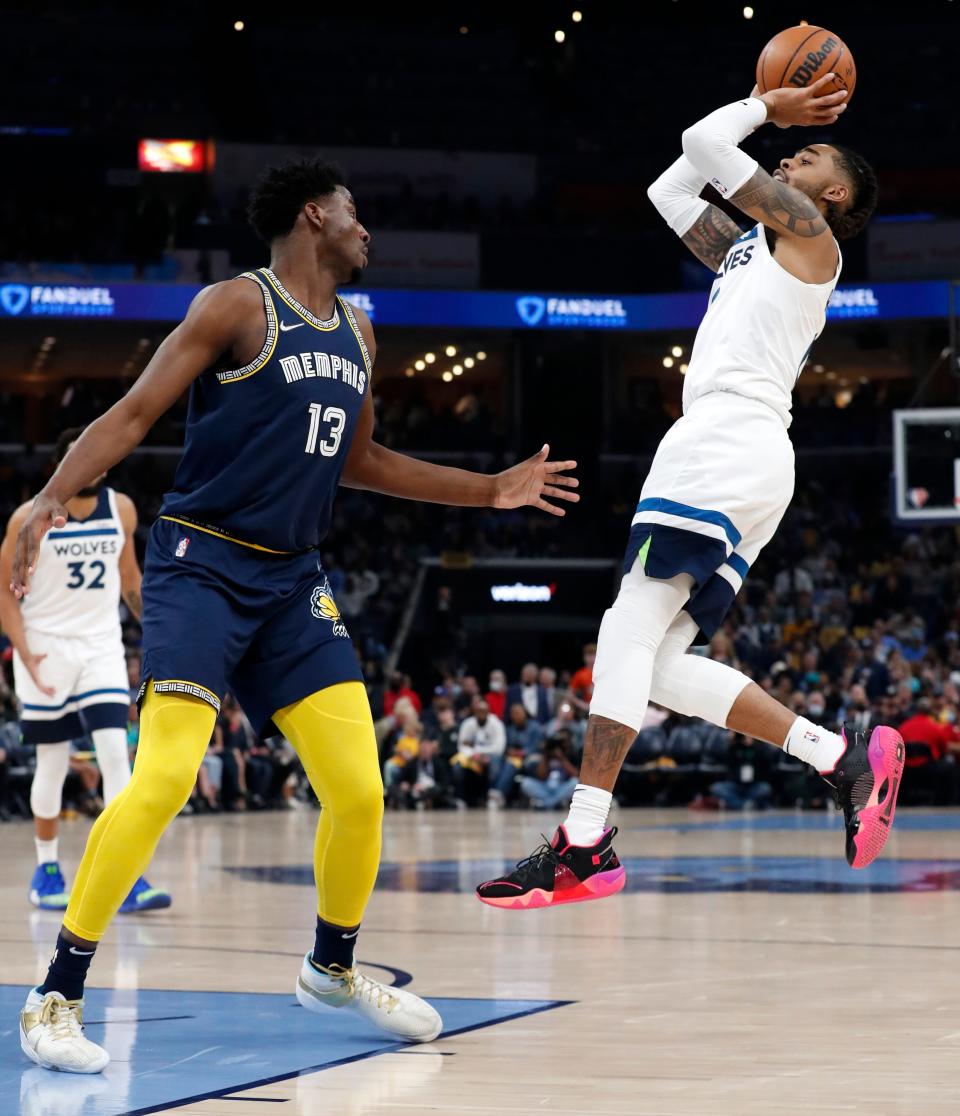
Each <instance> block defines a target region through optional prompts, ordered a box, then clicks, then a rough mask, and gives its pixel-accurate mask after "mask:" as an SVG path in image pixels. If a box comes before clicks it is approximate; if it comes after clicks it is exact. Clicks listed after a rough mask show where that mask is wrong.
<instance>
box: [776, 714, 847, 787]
mask: <svg viewBox="0 0 960 1116" xmlns="http://www.w3.org/2000/svg"><path fill="white" fill-rule="evenodd" d="M783 750H784V751H785V752H786V753H787V755H788V756H796V757H797V759H802V760H804V761H805V762H806V763H809V764H810V765H811V766H812V767H815V768H816V769H817V771H819V772H820V774H821V775H829V773H830V772H831V771H832V770H833V769H834V768H835V767H836V766H837V760H838V759H839V758H840V757H841V756H842V755H843V750H844V743H843V740H842V739H841V738H840V737H839V736H837V734H836V733H835V732H828V731H827V730H826V729H825V728H821V727H820V725H815V724H814V723H813V721H808V720H807V718H806V717H798V718H797V719H796V720H795V721H794V722H793V724H792V725H791V726H790V731H789V732H788V733H787V739H786V741H785V743H784V745H783Z"/></svg>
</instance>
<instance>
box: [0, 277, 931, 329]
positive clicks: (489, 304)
mask: <svg viewBox="0 0 960 1116" xmlns="http://www.w3.org/2000/svg"><path fill="white" fill-rule="evenodd" d="M199 290H200V288H199V287H197V286H193V285H187V284H174V283H110V284H100V285H95V284H75V285H69V284H57V283H4V284H2V285H0V318H18V319H21V320H24V319H26V320H36V319H38V318H44V319H50V318H71V319H76V318H100V319H103V318H109V319H111V320H113V321H142V322H148V321H152V322H175V321H179V320H180V319H181V318H182V317H183V316H184V314H185V313H186V310H187V307H188V306H189V305H190V301H191V299H192V298H193V297H194V295H195V294H196V293H197V291H199ZM343 294H344V297H345V298H348V299H350V300H351V301H352V302H355V303H356V304H357V305H359V306H362V307H363V308H364V309H365V310H366V311H367V313H368V314H369V315H370V317H371V318H372V319H373V320H374V321H375V322H376V324H377V325H381V326H451V327H455V328H473V329H517V330H527V329H603V330H612V331H623V332H644V331H651V330H664V329H695V328H696V327H697V326H698V325H699V323H700V319H701V318H702V316H703V312H704V310H705V309H706V305H707V295H706V292H703V291H697V292H682V293H677V294H648V295H580V294H551V293H548V292H540V291H531V292H523V291H421V290H383V289H375V290H370V289H360V290H354V289H353V288H347V289H346V290H344V292H343ZM948 313H949V284H948V283H946V282H944V281H930V282H917V283H874V284H871V285H869V286H859V287H852V286H841V287H838V288H837V289H836V291H834V293H833V297H832V298H831V300H830V305H829V307H828V309H827V317H828V318H829V319H849V318H872V319H874V320H878V321H892V320H895V319H901V318H943V317H946V316H947V315H948Z"/></svg>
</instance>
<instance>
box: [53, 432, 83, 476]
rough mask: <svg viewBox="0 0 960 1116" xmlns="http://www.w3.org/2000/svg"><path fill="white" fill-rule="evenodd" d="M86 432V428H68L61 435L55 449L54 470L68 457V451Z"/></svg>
mask: <svg viewBox="0 0 960 1116" xmlns="http://www.w3.org/2000/svg"><path fill="white" fill-rule="evenodd" d="M84 430H86V427H85V426H68V427H67V429H66V430H64V432H63V433H62V434H61V435H60V437H59V438H58V439H57V443H56V445H55V446H54V447H53V467H54V468H56V467H57V466H58V465H59V464H60V462H61V461H62V460H63V459H64V458H65V457H66V456H67V450H68V449H69V448H70V446H71V445H72V444H73V443H74V442H75V441H76V440H77V439H78V438H79V437H80V435H81V434H82V433H83V432H84Z"/></svg>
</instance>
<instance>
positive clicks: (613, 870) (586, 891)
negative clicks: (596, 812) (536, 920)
mask: <svg viewBox="0 0 960 1116" xmlns="http://www.w3.org/2000/svg"><path fill="white" fill-rule="evenodd" d="M616 832H617V828H616V826H613V827H612V828H610V829H605V830H604V831H603V836H602V837H601V838H600V840H599V841H598V842H597V843H596V844H595V845H571V844H570V841H569V840H568V838H567V831H566V830H565V829H564V828H563V826H562V825H561V826H560V828H559V829H558V830H557V832H556V833H555V834H554V835H553V840H552V841H550V842H547V841H546V838H544V844H542V845H541V846H540V847H539V848H538V849H536V850H535V851H534V852H533V853H532V854H531V855H530V856H528V857H526V858H525V859H523V860H521V861H520V863H519V864H518V865H517V866H516V868H514V870H513V871H512V872H510V873H509V874H508V875H506V876H501V877H500V878H499V879H496V880H488V881H487V882H486V883H482V884H481V885H480V886H479V887H478V888H477V898H478V899H479V900H480V901H481V902H482V903H488V904H489V905H490V906H491V907H505V908H507V909H508V910H516V911H525V910H530V909H531V908H533V907H553V906H556V905H557V904H558V903H583V902H585V901H586V900H587V899H604V898H606V896H608V895H613V894H615V893H616V892H618V891H622V890H623V885H624V884H625V883H626V882H627V873H626V872H625V871H624V868H623V865H622V864H621V863H620V861H619V860H618V859H617V854H616V853H615V852H614V851H613V838H614V834H615V833H616Z"/></svg>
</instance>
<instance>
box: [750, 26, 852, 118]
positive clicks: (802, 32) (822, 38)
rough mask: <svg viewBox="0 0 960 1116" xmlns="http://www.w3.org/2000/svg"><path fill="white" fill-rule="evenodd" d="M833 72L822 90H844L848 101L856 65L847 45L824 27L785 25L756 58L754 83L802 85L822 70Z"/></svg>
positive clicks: (764, 89)
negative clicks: (783, 29)
mask: <svg viewBox="0 0 960 1116" xmlns="http://www.w3.org/2000/svg"><path fill="white" fill-rule="evenodd" d="M829 73H833V74H835V75H836V76H835V77H834V81H833V86H832V87H830V88H827V89H825V90H824V92H825V93H839V92H840V90H841V89H846V91H847V101H846V103H847V104H849V103H850V99H851V97H853V90H854V87H855V86H856V84H857V67H856V63H855V62H854V61H853V55H852V54H851V53H850V48H849V47H848V46H847V44H846V43H845V42H844V41H843V39H841V38H840V36H839V35H835V34H834V33H833V32H832V31H828V30H827V29H826V28H825V27H808V26H807V25H806V24H802V25H801V26H800V27H788V28H787V29H786V31H781V32H780V34H779V35H774V36H773V38H772V39H771V40H770V42H769V43H767V45H766V46H765V47H764V48H763V50H762V51H761V52H760V58H759V59H758V60H757V86H758V87H759V89H760V92H761V93H766V92H767V90H768V89H782V88H786V89H791V88H793V89H802V88H804V87H805V86H807V85H810V84H811V83H812V82H815V81H816V80H817V79H818V78H822V77H823V75H824V74H829Z"/></svg>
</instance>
